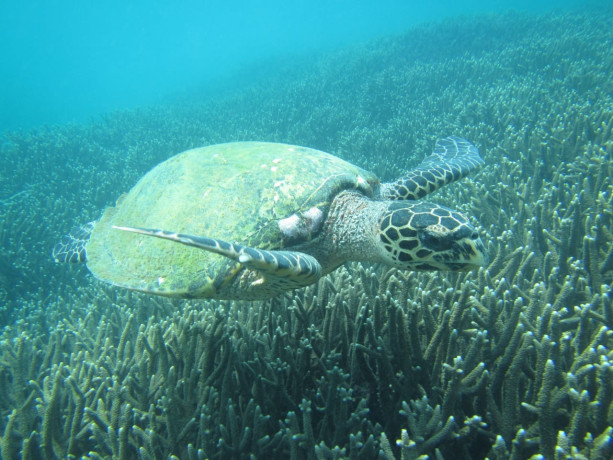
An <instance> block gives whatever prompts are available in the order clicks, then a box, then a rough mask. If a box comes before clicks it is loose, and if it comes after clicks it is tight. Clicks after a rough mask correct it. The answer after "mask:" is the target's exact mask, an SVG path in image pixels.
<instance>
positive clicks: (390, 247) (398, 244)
mask: <svg viewBox="0 0 613 460" xmlns="http://www.w3.org/2000/svg"><path fill="white" fill-rule="evenodd" d="M379 243H380V251H381V255H382V259H383V262H385V263H387V264H389V265H393V266H395V267H398V268H402V269H405V270H450V271H467V270H472V269H475V268H478V267H480V266H483V265H486V264H487V256H486V254H485V246H484V245H483V242H482V241H481V238H480V237H479V234H478V233H477V231H476V229H475V228H474V227H473V226H472V225H471V224H470V222H469V221H468V219H467V218H466V217H465V216H464V215H463V214H462V213H460V212H458V211H453V210H451V209H448V208H445V207H443V206H439V205H437V204H431V203H425V202H421V201H409V202H406V201H405V202H393V203H390V204H389V206H388V208H387V211H386V212H385V213H384V214H383V216H382V218H381V219H380V221H379Z"/></svg>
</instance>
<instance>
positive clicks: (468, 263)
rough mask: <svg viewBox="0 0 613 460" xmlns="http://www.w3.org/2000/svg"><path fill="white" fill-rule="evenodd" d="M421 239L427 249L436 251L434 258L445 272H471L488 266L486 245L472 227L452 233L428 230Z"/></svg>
mask: <svg viewBox="0 0 613 460" xmlns="http://www.w3.org/2000/svg"><path fill="white" fill-rule="evenodd" d="M419 239H420V241H421V243H422V245H423V246H424V247H425V248H428V249H430V250H432V251H435V255H434V256H433V258H434V259H435V260H436V261H437V262H438V264H440V265H442V267H441V269H443V270H445V269H446V270H451V271H470V270H474V269H477V268H479V267H483V266H485V265H487V264H488V257H487V253H486V250H485V245H484V244H483V241H482V240H481V237H480V236H479V233H478V232H477V231H476V230H475V228H474V227H473V226H472V225H464V226H462V227H461V228H459V229H457V230H456V231H455V232H451V233H440V232H439V231H435V230H434V229H432V230H431V229H428V228H426V229H424V230H423V231H422V232H420V233H419ZM438 264H437V265H438Z"/></svg>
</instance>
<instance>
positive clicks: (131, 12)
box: [0, 0, 580, 132]
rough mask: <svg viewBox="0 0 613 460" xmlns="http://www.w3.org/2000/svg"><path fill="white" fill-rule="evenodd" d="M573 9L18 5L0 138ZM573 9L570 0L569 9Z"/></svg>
mask: <svg viewBox="0 0 613 460" xmlns="http://www.w3.org/2000/svg"><path fill="white" fill-rule="evenodd" d="M577 3H578V2H573V1H555V2H552V1H541V0H539V1H526V0H521V1H518V0H515V1H511V0H501V1H493V2H492V1H476V0H473V1H462V2H457V1H452V0H444V1H435V2H428V3H427V4H426V3H424V2H417V1H401V0H383V1H377V2H375V1H365V0H359V1H349V0H334V1H326V0H314V1H305V0H299V1H292V2H286V1H282V0H272V1H266V2H251V1H244V0H242V1H226V0H207V1H197V0H185V1H181V2H165V1H160V0H154V1H144V0H136V1H129V2H124V1H119V0H112V1H105V2H89V1H88V2H83V1H77V0H68V1H63V2H48V1H44V0H28V1H24V2H8V1H4V2H2V5H1V6H0V56H1V59H0V132H3V131H5V130H7V129H11V130H15V129H27V128H31V127H35V126H38V125H41V124H61V123H65V122H70V121H76V122H86V121H88V120H89V119H90V118H91V117H95V116H97V115H99V114H101V113H104V112H108V111H111V110H118V109H125V108H133V107H136V106H143V105H152V104H158V103H160V102H162V101H167V100H169V99H172V98H174V97H175V96H176V95H177V94H178V93H180V94H185V93H187V95H188V96H190V95H193V91H194V90H195V89H199V90H204V92H205V93H208V94H209V95H211V96H214V94H215V92H218V91H220V89H221V88H220V85H219V84H220V83H221V82H226V81H227V80H228V78H230V77H231V83H230V84H228V83H226V84H225V85H223V86H224V87H225V88H226V89H227V88H230V89H236V88H240V86H242V85H245V84H248V83H249V82H250V81H252V80H253V78H254V75H253V74H254V70H255V69H254V67H253V66H256V67H258V68H259V73H260V74H262V73H263V74H264V75H268V74H269V73H270V74H274V73H275V68H276V67H278V66H280V65H283V63H284V62H287V60H288V59H291V60H296V59H297V58H301V57H306V56H308V55H309V54H313V53H321V52H322V51H325V50H329V49H331V48H338V47H342V46H344V45H348V44H352V43H356V42H361V41H365V40H368V39H371V38H374V37H378V36H384V35H389V34H395V33H400V32H402V31H404V30H405V29H407V28H408V27H410V26H411V25H414V24H417V23H421V22H425V21H435V20H440V19H442V18H446V17H453V16H458V15H466V16H467V20H469V17H470V15H471V14H475V13H484V12H493V11H502V10H505V9H516V10H523V11H533V12H537V11H543V10H547V9H552V8H563V7H566V6H569V5H573V4H577ZM579 4H580V2H579Z"/></svg>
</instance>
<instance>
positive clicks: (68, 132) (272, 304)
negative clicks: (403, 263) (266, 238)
mask: <svg viewBox="0 0 613 460" xmlns="http://www.w3.org/2000/svg"><path fill="white" fill-rule="evenodd" d="M611 13H612V10H611V9H610V8H608V9H607V8H605V7H601V8H585V9H583V10H573V11H557V12H556V11H552V12H542V13H538V14H536V13H534V14H529V13H520V12H501V13H490V14H475V15H470V16H466V17H460V18H458V17H451V18H446V19H441V20H439V21H433V22H427V23H423V24H419V25H414V26H412V27H411V28H409V29H408V30H406V31H405V32H402V33H399V34H395V35H388V36H385V37H380V38H375V39H370V40H366V41H364V42H362V43H359V44H353V45H347V46H343V47H340V48H338V49H335V50H330V51H329V52H326V53H324V54H321V55H317V56H315V55H313V56H310V57H309V58H308V59H307V58H305V59H301V60H297V61H292V60H291V58H288V59H286V60H284V61H282V62H278V63H277V64H278V67H277V68H275V69H274V72H268V73H267V74H266V75H265V76H262V74H261V69H254V74H255V73H258V72H260V76H259V77H258V78H254V79H253V80H252V81H251V82H249V84H245V85H243V86H242V87H241V88H240V89H237V90H233V91H223V92H221V93H220V94H219V95H218V96H217V97H208V96H207V97H204V96H203V97H195V96H194V97H189V96H188V95H185V97H183V98H181V99H180V100H175V101H173V102H171V101H169V102H167V103H164V104H158V105H155V106H150V107H141V108H135V109H127V110H120V111H115V112H109V113H107V114H105V115H103V116H100V117H97V118H95V119H92V120H91V121H90V122H88V123H82V124H74V123H73V124H61V125H58V126H46V127H38V128H32V129H29V130H27V131H6V132H5V134H3V135H2V137H1V146H0V149H1V150H0V156H1V159H2V161H1V162H0V325H1V326H2V331H1V338H0V434H1V439H0V457H1V458H2V459H7V460H8V459H63V458H101V459H102V458H104V459H106V458H110V459H133V458H140V459H169V458H173V459H175V458H176V459H188V460H195V459H242V458H252V459H256V458H257V459H271V458H278V459H286V458H287V459H296V460H297V459H344V458H349V459H363V460H366V459H385V460H393V459H402V460H409V459H427V458H429V459H469V460H473V459H485V458H488V459H492V460H501V459H556V460H557V459H610V458H613V163H612V152H613V52H612V50H613V14H611ZM267 65H272V64H271V62H269V63H268V64H267ZM448 136H458V137H461V138H465V139H467V140H468V141H470V142H471V143H472V144H474V145H475V146H476V147H477V148H478V150H479V153H480V155H481V157H482V158H483V160H484V164H483V165H481V166H480V167H479V168H478V169H475V170H472V171H471V172H470V175H469V176H468V177H465V178H463V179H461V180H458V181H456V182H454V183H452V184H448V185H446V186H445V187H442V188H440V189H439V190H436V191H434V192H433V193H431V194H428V196H427V197H426V199H427V201H428V202H431V203H436V204H439V205H441V206H447V207H449V208H451V209H456V210H458V211H460V212H462V213H463V214H464V215H466V216H468V219H469V220H470V222H471V223H472V225H474V226H475V227H476V229H477V231H478V233H479V235H480V236H481V239H482V241H483V245H484V251H485V252H486V253H487V261H485V260H483V263H484V264H485V265H483V266H481V267H480V268H477V269H474V270H471V271H438V270H437V271H410V270H400V269H397V268H393V267H390V266H387V265H384V264H376V263H368V262H347V263H344V264H342V265H341V266H340V267H339V268H338V269H336V270H334V271H332V272H331V273H330V274H328V275H326V276H324V277H322V278H321V279H320V280H319V281H318V282H316V283H314V284H310V285H308V286H306V287H303V288H300V289H294V290H292V289H289V290H287V289H282V292H281V293H280V294H278V295H276V296H273V297H272V298H270V299H264V300H252V301H249V300H217V299H209V300H203V299H189V300H186V299H176V298H169V297H162V296H155V295H149V294H145V293H141V292H136V291H132V290H127V289H123V288H120V287H117V286H113V285H111V284H107V283H104V282H101V281H99V280H97V279H96V278H95V277H94V276H92V274H91V273H90V272H89V271H88V270H87V267H86V266H85V265H84V264H60V263H56V262H55V261H54V257H53V256H52V250H53V248H54V246H55V245H56V243H57V242H58V241H60V240H61V239H62V236H63V235H65V234H66V233H68V232H69V231H70V230H71V229H73V228H78V227H79V226H80V225H83V224H87V223H88V222H92V221H96V220H98V219H100V217H101V215H102V212H103V211H104V209H105V208H108V207H109V206H113V205H114V204H115V202H116V200H117V199H118V198H119V197H120V196H121V195H122V194H124V193H127V192H128V191H130V189H132V187H133V186H134V185H135V184H136V183H137V182H138V180H139V179H140V178H141V177H143V176H144V175H145V174H146V173H147V172H148V171H150V170H151V169H152V168H154V167H155V166H156V165H158V164H160V163H161V162H163V161H165V160H167V159H168V158H170V157H171V156H173V155H175V154H178V153H180V152H183V151H185V150H188V149H191V148H196V147H203V146H209V145H214V144H221V143H226V142H234V141H265V142H280V143H287V144H294V145H298V146H305V147H310V148H314V149H318V150H322V151H324V152H329V153H331V154H333V155H335V156H337V157H339V158H341V159H343V160H345V161H347V162H349V163H351V164H353V165H355V166H357V167H359V168H362V169H363V170H365V171H370V172H371V173H373V174H374V175H376V176H377V177H378V178H379V180H380V181H381V182H382V183H386V182H390V181H393V180H395V179H397V178H399V177H402V176H403V175H405V174H406V173H407V171H411V170H413V169H414V168H416V167H417V165H419V164H420V163H421V161H422V160H423V159H424V158H425V157H427V156H428V155H430V153H431V152H432V150H433V148H434V146H435V143H436V141H437V139H443V138H446V137H448ZM290 160H291V158H290ZM296 161H297V160H296ZM256 180H257V178H256ZM303 180H305V181H306V179H304V178H303ZM156 185H157V186H158V187H159V191H160V193H164V192H165V190H166V189H167V187H170V186H171V185H172V184H168V183H165V182H164V181H163V180H159V181H158V182H156ZM226 186H227V185H226ZM154 188H156V187H154ZM243 190H244V189H242V188H240V187H237V188H235V189H234V188H231V187H228V188H227V190H226V193H227V194H229V195H230V196H232V197H233V198H235V199H236V200H238V201H239V202H244V203H247V202H248V198H249V197H247V196H236V195H240V194H242V193H245V192H244V191H243ZM177 206H179V207H180V206H181V204H177ZM245 206H246V205H245ZM135 212H136V213H138V212H139V211H135ZM233 212H234V214H237V215H236V218H237V219H245V218H248V217H249V216H248V215H240V214H241V213H242V214H247V213H249V212H252V211H251V210H250V209H246V207H245V209H243V208H240V207H239V208H237V210H234V211H233ZM210 217H211V219H212V220H213V221H214V220H215V219H218V220H219V219H220V217H219V216H218V215H215V213H213V215H211V216H210ZM224 218H225V219H229V218H232V216H228V215H227V214H226V215H224ZM247 220H248V219H247ZM219 225H221V224H219ZM166 230H173V228H167V229H166ZM200 236H210V237H218V238H224V235H200ZM225 236H226V238H227V239H228V240H230V242H232V243H242V242H241V241H232V238H233V237H234V235H225ZM141 238H144V237H141ZM156 241H157V240H156ZM168 244H172V245H176V244H177V243H168ZM241 260H243V261H244V259H241ZM136 262H137V263H136V265H139V263H138V262H139V261H136ZM142 263H145V264H146V263H148V261H142ZM169 263H170V264H172V263H173V261H172V260H171V261H169Z"/></svg>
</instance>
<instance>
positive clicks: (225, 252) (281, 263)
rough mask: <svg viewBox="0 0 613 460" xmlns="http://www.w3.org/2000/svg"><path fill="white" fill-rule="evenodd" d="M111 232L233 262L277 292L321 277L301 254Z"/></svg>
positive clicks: (145, 232) (152, 231) (204, 239)
mask: <svg viewBox="0 0 613 460" xmlns="http://www.w3.org/2000/svg"><path fill="white" fill-rule="evenodd" d="M113 228H116V229H118V230H123V231H127V232H132V233H139V234H141V235H147V236H154V237H156V238H162V239H165V240H170V241H174V242H177V243H181V244H185V245H187V246H192V247H195V248H199V249H204V250H205V251H209V252H214V253H216V254H220V255H222V256H225V257H228V258H230V259H233V260H236V261H237V262H239V263H240V264H241V265H243V266H244V267H246V268H249V269H251V270H255V271H258V272H260V273H261V274H262V279H260V280H258V281H257V282H256V283H260V284H261V283H266V284H269V285H271V286H274V287H275V288H278V289H279V290H280V291H283V290H289V289H297V288H301V287H304V286H308V285H310V284H313V283H315V282H317V281H318V280H319V278H321V275H322V268H321V265H320V263H319V262H318V261H317V259H315V258H314V257H312V256H310V255H308V254H304V253H302V252H296V251H268V250H262V249H256V248H252V247H249V246H243V245H241V244H235V243H229V242H227V241H223V240H219V239H216V238H207V237H203V236H194V235H186V234H182V233H173V232H167V231H165V230H157V229H149V228H139V227H119V226H113Z"/></svg>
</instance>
